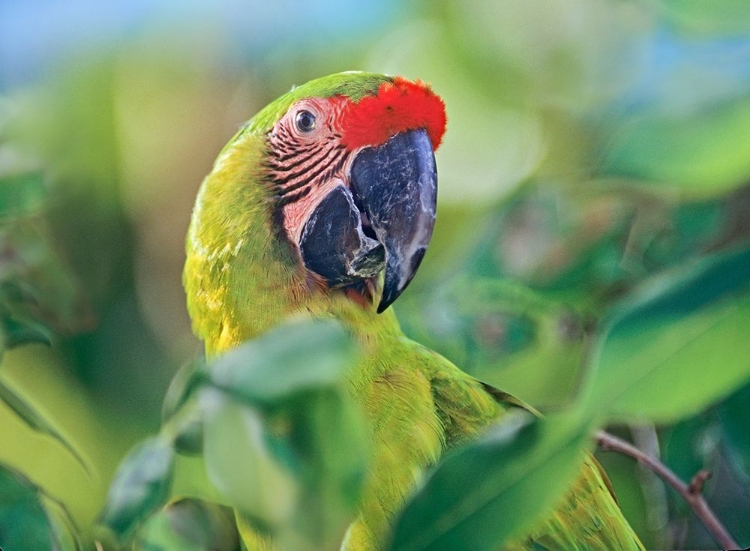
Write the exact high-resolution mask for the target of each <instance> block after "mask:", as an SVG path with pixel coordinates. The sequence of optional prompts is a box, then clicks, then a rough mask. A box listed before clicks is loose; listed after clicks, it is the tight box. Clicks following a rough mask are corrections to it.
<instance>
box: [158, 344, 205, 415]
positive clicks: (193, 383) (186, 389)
mask: <svg viewBox="0 0 750 551" xmlns="http://www.w3.org/2000/svg"><path fill="white" fill-rule="evenodd" d="M205 368H206V363H205V361H204V360H203V359H202V358H195V359H193V360H190V361H189V362H187V363H185V364H184V365H183V366H182V367H180V369H178V370H177V373H176V374H175V375H174V377H172V380H171V381H170V383H169V387H168V388H167V393H166V394H165V396H164V402H163V404H162V411H161V418H162V422H166V421H168V420H169V419H170V418H171V417H172V416H173V415H175V414H176V413H177V411H178V410H179V409H180V408H181V407H182V406H183V405H184V404H185V402H186V401H187V400H188V399H189V398H190V395H191V394H192V393H193V391H195V389H196V388H198V386H199V385H200V383H201V382H202V381H203V379H204V378H205V373H204V372H205Z"/></svg>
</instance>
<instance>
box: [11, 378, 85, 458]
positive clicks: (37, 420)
mask: <svg viewBox="0 0 750 551" xmlns="http://www.w3.org/2000/svg"><path fill="white" fill-rule="evenodd" d="M0 400H2V401H3V402H4V403H5V405H6V406H8V407H9V408H10V409H12V410H13V413H15V414H16V415H17V416H18V417H19V418H20V419H21V420H23V422H24V423H26V424H27V425H28V426H29V428H31V429H33V430H35V431H37V432H39V433H41V434H45V435H47V436H50V437H51V438H54V439H55V440H57V441H58V442H60V444H62V445H63V446H64V447H65V449H67V450H68V451H69V452H70V454H71V455H72V456H73V457H75V458H76V460H78V462H79V463H80V464H81V466H83V468H84V469H86V470H87V471H88V465H87V463H86V461H85V460H84V459H83V457H81V455H80V453H79V452H78V450H76V448H75V447H74V446H73V444H72V443H71V442H70V441H69V440H68V439H67V438H65V437H64V436H63V435H62V434H61V433H60V431H58V430H57V429H56V428H55V426H54V425H53V424H52V423H50V422H49V421H47V419H45V418H44V416H43V415H41V414H40V413H39V412H38V411H37V410H36V409H35V408H34V407H33V406H32V405H31V404H30V403H29V402H28V401H27V400H26V399H25V398H24V397H23V396H21V395H20V394H18V393H17V392H16V391H14V390H13V389H12V388H10V387H9V386H8V385H7V384H5V383H4V382H2V381H0Z"/></svg>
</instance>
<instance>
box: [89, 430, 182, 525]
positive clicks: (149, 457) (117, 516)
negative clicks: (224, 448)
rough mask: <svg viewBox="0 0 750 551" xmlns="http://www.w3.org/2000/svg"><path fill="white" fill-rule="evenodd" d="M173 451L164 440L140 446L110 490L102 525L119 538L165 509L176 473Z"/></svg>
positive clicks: (131, 453) (126, 460) (119, 469)
mask: <svg viewBox="0 0 750 551" xmlns="http://www.w3.org/2000/svg"><path fill="white" fill-rule="evenodd" d="M174 459H175V457H174V450H173V449H172V446H171V444H170V442H168V441H167V440H165V439H163V438H158V437H156V438H150V439H148V440H145V441H143V442H141V443H140V444H139V445H138V446H136V448H135V449H133V450H132V451H131V452H130V453H129V454H128V455H127V456H126V457H125V459H124V460H123V462H122V463H121V464H120V467H119V468H118V469H117V473H115V478H114V480H113V481H112V484H111V486H110V488H109V494H108V495H107V502H106V504H105V506H104V511H103V512H102V515H101V521H102V523H104V524H106V525H107V526H109V527H110V528H111V529H112V530H113V531H114V532H115V533H117V534H118V535H119V536H122V535H126V534H128V533H129V532H130V531H131V530H132V529H133V528H134V527H135V525H136V524H138V523H139V522H140V521H142V520H143V519H144V518H145V517H147V516H148V515H149V514H150V513H152V512H153V511H154V510H156V509H157V508H158V507H159V506H161V505H163V504H164V503H165V501H166V500H167V497H168V494H169V487H170V484H171V482H172V475H173V472H174Z"/></svg>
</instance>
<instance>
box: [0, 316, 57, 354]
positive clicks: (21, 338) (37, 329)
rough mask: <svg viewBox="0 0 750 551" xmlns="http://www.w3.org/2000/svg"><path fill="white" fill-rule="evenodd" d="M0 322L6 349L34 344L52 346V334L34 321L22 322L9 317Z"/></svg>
mask: <svg viewBox="0 0 750 551" xmlns="http://www.w3.org/2000/svg"><path fill="white" fill-rule="evenodd" d="M0 322H2V325H3V327H2V329H1V331H2V336H3V340H4V344H5V347H6V348H13V347H15V346H20V345H22V344H32V343H37V344H46V345H47V346H52V332H51V331H50V330H49V329H48V328H46V327H45V326H43V325H42V324H40V323H36V322H35V321H34V320H30V319H27V320H24V321H23V322H20V321H18V320H15V319H13V318H12V317H9V316H7V317H5V318H4V319H2V320H0Z"/></svg>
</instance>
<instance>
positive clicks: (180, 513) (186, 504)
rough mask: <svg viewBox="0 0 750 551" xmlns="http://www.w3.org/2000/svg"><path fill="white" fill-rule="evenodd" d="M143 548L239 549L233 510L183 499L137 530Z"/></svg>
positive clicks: (144, 550) (188, 550)
mask: <svg viewBox="0 0 750 551" xmlns="http://www.w3.org/2000/svg"><path fill="white" fill-rule="evenodd" d="M135 547H136V548H137V549H139V550H140V551H209V550H210V551H239V549H240V542H239V535H238V534H237V525H236V522H235V519H234V512H233V511H232V510H231V509H229V508H227V507H222V506H220V505H215V504H213V503H206V502H203V501H199V500H197V499H182V500H180V501H177V502H174V503H171V504H169V505H168V506H167V507H165V508H164V509H162V510H161V511H159V512H158V513H156V514H155V515H152V516H151V517H150V518H149V519H148V520H147V521H146V522H145V524H144V525H143V527H142V528H141V529H140V530H139V531H138V535H137V537H136V540H135Z"/></svg>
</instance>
